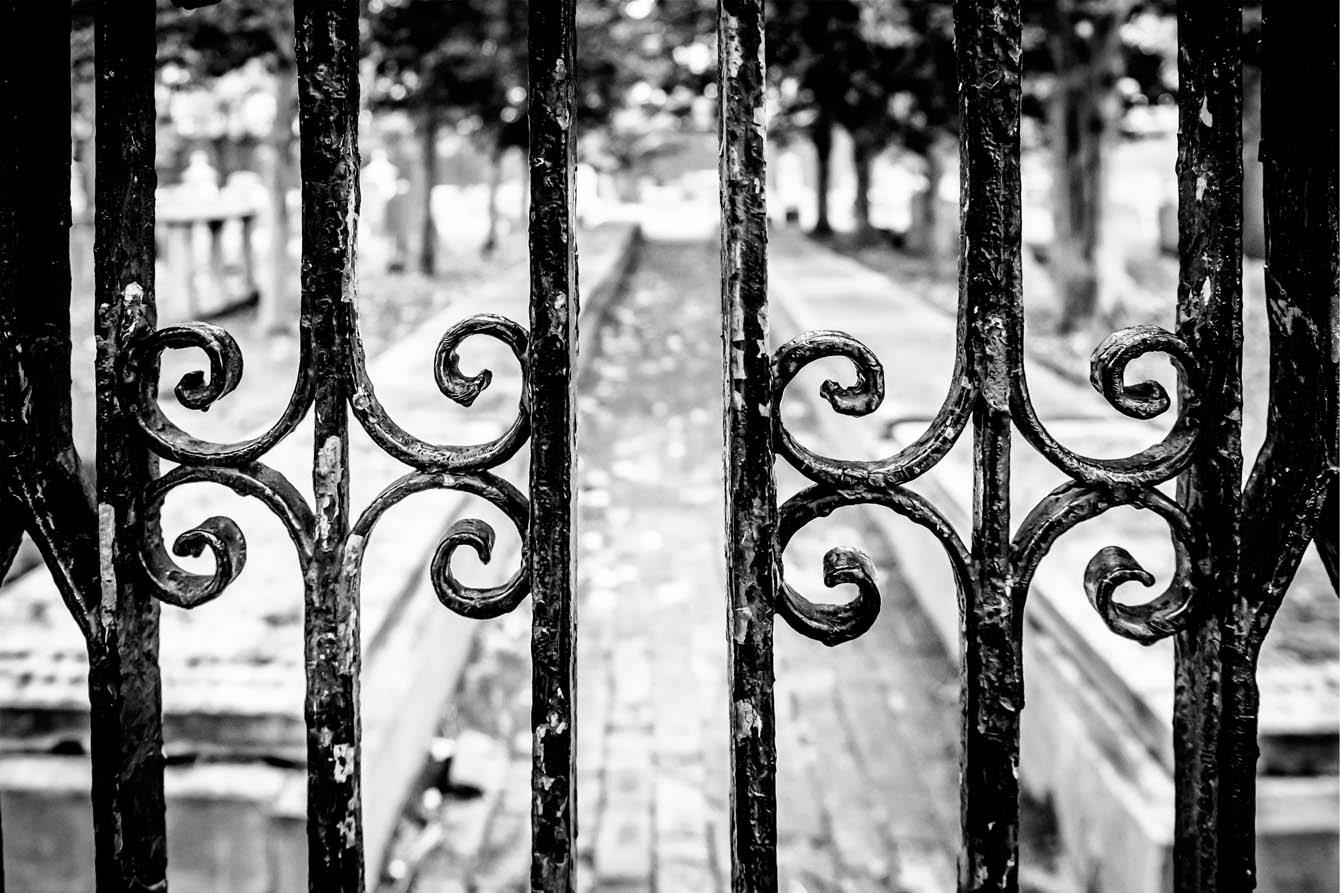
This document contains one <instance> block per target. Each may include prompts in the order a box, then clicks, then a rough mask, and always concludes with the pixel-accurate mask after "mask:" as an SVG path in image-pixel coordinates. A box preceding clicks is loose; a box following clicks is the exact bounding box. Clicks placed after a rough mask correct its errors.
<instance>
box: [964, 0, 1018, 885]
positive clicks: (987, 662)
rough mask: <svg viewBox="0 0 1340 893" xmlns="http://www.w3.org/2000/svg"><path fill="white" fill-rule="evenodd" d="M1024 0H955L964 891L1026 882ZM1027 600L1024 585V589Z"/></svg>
mask: <svg viewBox="0 0 1340 893" xmlns="http://www.w3.org/2000/svg"><path fill="white" fill-rule="evenodd" d="M1022 33H1023V32H1022V24H1021V21H1020V11H1019V3H1018V2H1017V0H1007V2H999V3H989V2H983V0H956V2H955V3H954V43H955V46H956V48H957V54H958V87H959V89H958V92H959V120H960V122H961V123H960V142H959V159H960V161H959V165H960V171H961V175H960V183H961V189H962V195H963V198H962V199H961V202H962V206H963V207H964V208H965V212H964V214H963V221H962V230H961V232H962V235H961V238H960V248H959V257H960V264H959V302H960V303H961V304H962V305H963V306H964V308H965V310H964V314H965V316H966V321H967V328H968V357H967V370H968V374H969V376H970V377H971V378H973V379H974V380H975V381H977V382H978V385H979V387H978V392H977V400H976V402H975V405H974V407H973V415H972V427H973V469H974V478H973V523H972V542H971V555H972V562H973V567H974V570H975V578H976V579H975V584H976V585H974V586H972V587H970V588H969V589H968V590H967V592H966V593H965V598H964V612H963V620H962V624H963V626H962V633H961V635H962V641H963V645H962V650H963V664H962V666H963V669H962V673H963V679H962V686H963V693H962V702H963V732H962V753H961V755H960V759H961V760H962V770H961V771H962V775H961V780H960V792H959V796H960V803H961V817H960V822H961V824H962V831H963V840H962V847H961V849H960V852H959V865H958V875H959V877H958V884H959V889H960V890H964V891H967V890H972V891H978V890H1014V889H1017V887H1018V872H1019V865H1018V858H1019V857H1018V851H1019V841H1018V829H1019V780H1018V771H1019V713H1020V711H1022V710H1023V706H1024V691H1023V673H1022V666H1021V656H1022V655H1021V648H1022V642H1021V637H1022V633H1023V625H1022V622H1021V621H1022V617H1023V611H1022V607H1023V606H1022V604H1019V605H1017V606H1016V604H1015V598H1014V595H1015V593H1013V592H1012V591H1011V586H1010V579H1011V573H1010V571H1011V568H1010V441H1011V425H1010V416H1011V406H1010V403H1011V391H1012V389H1011V387H1010V383H1011V379H1012V376H1014V375H1016V374H1017V371H1018V370H1019V369H1020V367H1021V366H1022V364H1023V303H1022V294H1021V290H1020V288H1021V282H1020V253H1019V252H1020V233H1021V231H1022V227H1021V223H1022V217H1021V212H1020V179H1019V115H1020V101H1021V95H1022V66H1021V50H1020V42H1021V39H1022ZM1019 601H1020V602H1022V597H1020V598H1019Z"/></svg>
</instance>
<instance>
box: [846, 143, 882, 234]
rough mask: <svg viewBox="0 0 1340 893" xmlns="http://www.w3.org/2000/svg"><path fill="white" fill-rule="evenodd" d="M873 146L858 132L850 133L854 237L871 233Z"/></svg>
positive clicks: (874, 152)
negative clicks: (853, 178) (853, 176)
mask: <svg viewBox="0 0 1340 893" xmlns="http://www.w3.org/2000/svg"><path fill="white" fill-rule="evenodd" d="M876 154H877V153H876V151H875V147H874V145H873V144H872V143H871V142H870V140H869V139H866V138H865V137H863V136H862V135H861V134H860V133H855V134H853V135H852V141H851V160H852V166H853V168H854V169H855V172H856V197H855V199H854V200H853V201H852V215H853V217H854V218H855V221H856V238H857V239H858V240H861V241H865V240H868V239H869V238H870V236H871V234H872V233H873V227H871V225H870V169H871V165H872V164H873V163H874V160H875V155H876Z"/></svg>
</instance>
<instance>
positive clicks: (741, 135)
mask: <svg viewBox="0 0 1340 893" xmlns="http://www.w3.org/2000/svg"><path fill="white" fill-rule="evenodd" d="M717 58H718V61H717V65H718V79H719V83H720V89H719V95H720V97H721V131H720V141H721V159H720V179H721V182H720V190H721V322H722V348H723V388H722V393H723V404H724V406H725V425H724V429H725V430H724V435H725V450H724V453H723V458H724V469H723V472H724V477H725V487H726V587H727V592H726V610H727V617H726V640H727V643H728V647H729V650H730V656H729V660H728V663H727V667H728V675H729V681H728V687H729V689H730V754H731V790H730V812H731V818H730V823H731V834H730V840H731V889H732V890H734V891H735V893H747V891H772V890H776V889H777V746H776V734H775V717H774V713H773V692H772V686H773V661H772V635H773V611H774V610H775V605H776V600H777V545H776V544H777V487H776V482H775V481H774V479H773V462H774V457H773V447H772V426H773V422H772V412H771V407H772V400H773V384H772V377H773V375H772V359H771V357H770V355H769V349H768V304H767V240H768V231H767V225H768V221H767V209H766V205H765V202H766V196H765V193H764V182H765V162H764V149H765V143H766V140H767V123H766V122H767V119H766V111H765V104H764V91H765V87H766V82H765V79H764V63H763V0H720V3H719V5H718V7H717Z"/></svg>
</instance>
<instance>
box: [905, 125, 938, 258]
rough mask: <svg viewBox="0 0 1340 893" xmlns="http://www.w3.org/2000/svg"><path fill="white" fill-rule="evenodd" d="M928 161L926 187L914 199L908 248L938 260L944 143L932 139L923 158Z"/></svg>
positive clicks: (908, 232) (908, 233) (908, 231)
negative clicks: (942, 151) (942, 149)
mask: <svg viewBox="0 0 1340 893" xmlns="http://www.w3.org/2000/svg"><path fill="white" fill-rule="evenodd" d="M921 158H922V160H923V161H925V162H926V188H925V190H924V191H922V192H920V193H918V194H917V196H916V197H915V198H914V199H913V200H912V208H911V211H912V214H911V217H912V219H911V221H910V223H909V226H908V230H907V242H906V243H907V247H908V249H909V250H910V251H911V252H912V253H914V254H920V255H922V256H923V257H928V258H931V259H938V258H939V256H940V254H941V251H940V247H941V244H942V240H941V238H940V232H939V229H940V180H941V178H943V177H944V161H943V159H942V158H941V156H940V143H939V141H938V140H936V139H933V138H932V139H930V140H929V141H928V142H927V145H926V151H925V152H924V153H923V154H922V156H921Z"/></svg>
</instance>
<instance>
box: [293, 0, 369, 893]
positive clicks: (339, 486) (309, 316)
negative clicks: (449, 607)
mask: <svg viewBox="0 0 1340 893" xmlns="http://www.w3.org/2000/svg"><path fill="white" fill-rule="evenodd" d="M295 13H296V19H297V40H296V50H297V61H298V110H299V119H300V122H301V126H300V134H299V137H300V140H301V147H302V314H303V317H304V319H303V329H304V330H305V331H306V332H308V333H309V334H307V336H306V337H310V338H311V344H312V351H311V356H312V363H313V368H314V372H315V379H316V402H315V418H316V421H315V434H316V440H315V455H314V463H313V469H312V484H313V489H314V492H315V495H316V535H315V537H314V546H313V554H312V561H311V564H310V565H309V567H308V570H307V575H306V596H305V598H306V610H305V637H306V663H307V698H306V720H307V846H308V852H307V871H308V876H307V884H308V889H309V890H311V891H312V893H335V891H341V893H361V891H362V889H363V846H362V845H363V827H362V806H361V803H360V799H359V798H360V792H359V786H360V764H361V762H362V758H361V754H360V752H359V748H360V740H359V738H360V735H359V704H358V688H359V628H358V619H359V618H358V604H357V599H356V598H355V596H354V594H353V593H352V592H351V591H350V589H349V580H348V579H345V578H343V576H342V575H341V573H340V552H341V546H342V544H343V542H344V539H345V536H346V535H347V534H348V530H349V442H348V433H349V420H348V415H347V406H346V402H345V400H346V394H347V392H348V387H349V385H348V376H349V375H350V374H351V373H350V371H349V368H350V364H349V362H348V357H349V344H350V335H351V332H352V327H353V326H354V325H356V324H357V322H356V316H355V313H356V311H355V304H354V302H355V300H356V294H355V283H354V264H355V260H354V254H355V245H354V240H355V232H354V230H355V226H356V225H357V221H358V209H359V187H358V170H359V158H358V40H359V37H358V0H298V2H297V3H296V5H295Z"/></svg>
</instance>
